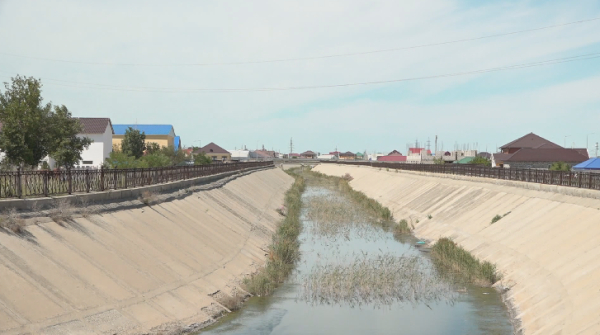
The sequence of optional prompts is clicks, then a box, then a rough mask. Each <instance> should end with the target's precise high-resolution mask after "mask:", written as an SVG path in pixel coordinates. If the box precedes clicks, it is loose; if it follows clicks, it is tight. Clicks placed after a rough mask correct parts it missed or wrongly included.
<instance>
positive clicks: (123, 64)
mask: <svg viewBox="0 0 600 335" xmlns="http://www.w3.org/2000/svg"><path fill="white" fill-rule="evenodd" d="M598 20H600V17H596V18H592V19H586V20H579V21H573V22H567V23H561V24H555V25H550V26H544V27H538V28H532V29H523V30H516V31H512V32H508V33H500V34H493V35H485V36H479V37H471V38H463V39H457V40H450V41H445V42H435V43H427V44H419V45H413V46H407V47H398V48H390V49H380V50H371V51H360V52H350V53H340V54H330V55H322V56H312V57H295V58H280V59H268V60H257V61H237V62H213V63H172V64H168V63H165V64H158V63H157V64H150V63H148V64H144V63H110V62H86V61H75V60H65V59H55V58H44V57H35V56H27V55H19V54H13V53H7V52H0V55H4V56H10V57H18V58H27V59H34V60H41V61H48V62H59V63H70V64H82V65H109V66H148V67H178V66H182V67H183V66H217V65H246V64H265V63H283V62H297V61H307V60H317V59H327V58H338V57H350V56H361V55H370V54H378V53H387V52H395V51H402V50H411V49H419V48H427V47H434V46H441V45H447V44H454V43H464V42H469V41H477V40H484V39H488V38H496V37H503V36H510V35H516V34H522V33H530V32H534V31H540V30H546V29H553V28H559V27H565V26H570V25H575V24H582V23H589V22H594V21H598Z"/></svg>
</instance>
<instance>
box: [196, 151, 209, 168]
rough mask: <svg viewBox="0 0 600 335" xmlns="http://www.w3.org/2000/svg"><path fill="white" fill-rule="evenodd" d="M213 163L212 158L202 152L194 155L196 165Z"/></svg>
mask: <svg viewBox="0 0 600 335" xmlns="http://www.w3.org/2000/svg"><path fill="white" fill-rule="evenodd" d="M210 163H212V159H211V158H210V157H208V156H206V154H205V153H203V152H201V153H199V154H195V155H194V165H207V164H210Z"/></svg>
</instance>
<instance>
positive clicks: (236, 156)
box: [227, 150, 250, 162]
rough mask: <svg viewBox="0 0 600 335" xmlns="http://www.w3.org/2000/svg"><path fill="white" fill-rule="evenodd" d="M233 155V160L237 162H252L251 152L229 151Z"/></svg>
mask: <svg viewBox="0 0 600 335" xmlns="http://www.w3.org/2000/svg"><path fill="white" fill-rule="evenodd" d="M227 151H229V152H230V153H231V160H232V161H236V162H247V161H249V160H250V150H227Z"/></svg>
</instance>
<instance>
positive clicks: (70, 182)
mask: <svg viewBox="0 0 600 335" xmlns="http://www.w3.org/2000/svg"><path fill="white" fill-rule="evenodd" d="M263 166H264V167H267V166H273V162H248V163H217V164H210V165H195V166H173V167H162V168H146V169H104V168H101V169H66V170H58V171H49V170H31V171H28V170H25V171H23V170H21V169H20V168H19V169H17V171H2V172H0V198H24V197H47V196H50V195H58V194H72V193H77V192H85V193H89V192H99V191H106V190H119V189H127V188H132V187H140V186H148V185H156V184H163V183H168V182H173V181H179V180H186V179H191V178H197V177H203V176H210V175H214V174H218V173H222V172H230V171H239V170H243V169H246V168H252V167H263Z"/></svg>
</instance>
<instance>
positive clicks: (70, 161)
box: [0, 76, 91, 167]
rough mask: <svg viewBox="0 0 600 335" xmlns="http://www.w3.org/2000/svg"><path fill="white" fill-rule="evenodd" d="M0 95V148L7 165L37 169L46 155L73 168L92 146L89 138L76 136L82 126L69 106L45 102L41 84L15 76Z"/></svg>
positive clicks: (31, 79)
mask: <svg viewBox="0 0 600 335" xmlns="http://www.w3.org/2000/svg"><path fill="white" fill-rule="evenodd" d="M4 87H5V91H4V92H0V121H1V122H2V126H3V127H2V134H0V149H1V150H2V151H3V152H4V153H5V154H6V160H7V162H8V163H12V164H15V165H19V166H24V165H29V166H31V167H36V166H37V165H38V164H39V163H40V161H41V160H42V159H43V158H44V157H46V156H47V155H50V156H52V157H53V158H54V159H56V161H57V162H58V164H59V165H63V166H67V167H72V166H73V165H75V164H76V163H77V162H78V161H80V160H81V152H82V151H83V150H84V149H85V148H87V147H89V145H90V143H91V140H90V139H89V138H80V137H77V134H78V133H80V132H81V124H80V123H79V121H78V120H77V119H73V118H72V117H71V113H70V112H69V110H68V109H67V107H65V106H64V105H63V106H55V107H54V108H53V107H52V104H50V103H46V104H44V103H43V98H42V94H41V93H42V91H41V88H42V84H41V82H40V81H39V80H37V79H35V78H32V77H30V78H26V77H21V76H16V77H14V78H12V82H11V83H10V84H9V83H4Z"/></svg>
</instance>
